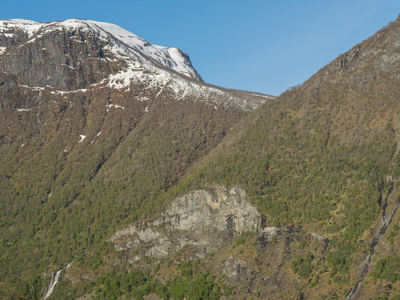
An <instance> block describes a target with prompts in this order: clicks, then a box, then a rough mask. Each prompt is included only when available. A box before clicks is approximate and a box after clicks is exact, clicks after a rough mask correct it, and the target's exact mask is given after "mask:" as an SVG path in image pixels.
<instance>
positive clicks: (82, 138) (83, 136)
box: [79, 134, 86, 143]
mask: <svg viewBox="0 0 400 300" xmlns="http://www.w3.org/2000/svg"><path fill="white" fill-rule="evenodd" d="M80 137H81V140H80V141H79V143H81V142H83V140H84V139H85V138H86V135H83V134H81V135H80Z"/></svg>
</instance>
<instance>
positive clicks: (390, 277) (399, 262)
mask: <svg viewBox="0 0 400 300" xmlns="http://www.w3.org/2000/svg"><path fill="white" fill-rule="evenodd" d="M372 277H373V278H374V279H375V280H376V279H385V280H387V281H389V282H391V283H395V282H397V281H399V280H400V257H399V256H398V255H390V256H387V257H385V258H382V259H380V260H379V261H378V262H377V263H376V265H375V268H374V270H373V272H372Z"/></svg>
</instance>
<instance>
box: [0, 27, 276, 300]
mask: <svg viewBox="0 0 400 300" xmlns="http://www.w3.org/2000/svg"><path fill="white" fill-rule="evenodd" d="M0 47H1V48H0V49H1V54H0V103H1V106H0V107H1V110H0V122H1V124H2V126H1V129H0V153H1V154H0V157H1V158H0V174H1V175H0V178H1V180H0V186H1V187H0V194H1V199H2V201H1V209H0V210H1V212H0V220H1V234H0V236H1V241H2V242H1V246H0V247H1V253H2V259H1V261H2V263H1V264H2V266H1V267H0V269H1V271H0V272H1V275H0V278H1V284H0V295H1V297H2V298H13V297H23V298H36V297H40V296H41V295H42V294H43V291H42V288H43V287H45V286H46V287H47V284H48V281H49V279H50V278H49V277H48V276H47V275H46V274H48V272H50V271H52V270H53V269H54V268H58V267H59V266H61V265H63V264H64V261H68V262H70V261H72V260H76V259H77V258H78V257H80V258H82V257H86V255H88V257H91V258H90V259H92V258H93V257H97V256H98V255H103V254H101V252H102V251H103V250H104V249H108V248H110V243H108V242H107V241H106V240H107V238H108V237H109V235H110V234H111V233H113V232H115V231H116V230H117V229H119V228H120V227H121V226H123V225H125V224H129V223H130V222H133V221H136V220H139V219H141V218H144V217H147V216H150V215H152V214H153V213H154V212H157V211H160V210H161V209H162V206H163V203H164V202H165V199H163V198H162V197H163V195H164V194H165V191H168V190H169V189H170V188H171V187H172V186H175V185H176V184H177V183H178V182H179V180H180V179H181V178H182V177H183V176H184V174H185V173H186V170H187V169H188V168H189V167H190V166H192V165H193V164H194V163H195V162H196V161H198V160H199V159H201V157H203V156H204V155H205V154H207V153H208V152H209V151H210V150H211V149H213V148H214V147H215V146H216V145H217V144H218V143H219V142H220V141H221V140H222V138H223V137H224V136H225V135H226V134H227V132H229V131H230V130H231V128H232V126H233V125H234V124H236V123H237V122H238V121H239V120H241V119H242V118H243V117H245V116H246V115H247V114H248V113H249V112H251V111H252V110H254V109H255V108H256V107H257V106H259V105H261V104H262V103H264V102H265V101H272V100H273V97H271V96H266V95H262V94H257V93H250V92H244V91H236V90H227V89H223V88H219V87H216V86H212V85H209V84H206V83H204V82H203V81H202V80H201V78H200V76H199V75H198V74H197V72H196V71H195V69H194V68H193V66H192V65H191V63H190V60H189V57H188V56H187V55H186V54H184V53H183V52H182V51H180V50H178V49H176V48H167V47H161V46H156V45H152V44H150V43H148V42H146V41H144V40H142V39H141V38H139V37H137V36H135V35H134V34H131V33H129V32H127V31H125V30H124V29H122V28H120V27H118V26H115V25H112V24H106V23H100V22H93V21H84V20H67V21H63V22H50V23H36V22H33V21H27V20H6V21H1V23H0ZM94 249H97V250H94ZM99 249H103V250H101V251H100V252H98V250H99ZM93 251H94V252H93ZM91 253H92V254H93V253H95V254H93V255H94V256H93V255H92V254H91ZM90 259H89V260H90ZM89 260H88V261H87V263H85V264H86V265H90V264H91V263H90V262H89ZM20 287H26V288H24V289H21V288H20ZM42 296H43V295H42Z"/></svg>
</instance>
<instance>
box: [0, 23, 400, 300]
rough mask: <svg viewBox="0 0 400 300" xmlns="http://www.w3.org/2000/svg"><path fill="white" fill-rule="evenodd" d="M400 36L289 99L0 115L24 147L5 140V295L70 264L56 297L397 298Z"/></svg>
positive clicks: (156, 99) (42, 285) (34, 290)
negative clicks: (251, 106)
mask: <svg viewBox="0 0 400 300" xmlns="http://www.w3.org/2000/svg"><path fill="white" fill-rule="evenodd" d="M399 39H400V18H399V19H398V20H396V21H395V22H393V23H391V24H389V25H388V26H387V27H385V28H383V29H382V30H381V31H379V32H378V33H376V34H375V35H374V36H372V37H371V38H369V39H367V40H366V41H364V42H362V43H360V44H359V45H356V46H355V47H354V48H352V49H351V50H350V51H349V52H347V53H345V54H343V55H341V56H339V57H338V58H337V59H335V60H334V61H333V62H332V63H330V64H328V65H327V66H325V67H324V68H322V69H321V70H320V71H319V72H318V73H317V74H315V75H314V76H313V77H311V78H310V79H309V80H308V81H306V82H305V83H304V84H302V85H301V86H298V87H295V88H291V89H288V90H287V91H286V92H285V93H283V94H282V95H281V96H279V97H278V98H276V99H266V98H265V97H262V96H260V95H254V94H251V93H245V92H239V91H225V90H224V91H223V92H224V93H222V92H221V93H220V92H215V90H214V88H213V87H209V86H207V88H206V86H205V85H203V84H201V86H202V87H204V88H205V89H206V90H207V91H208V92H207V93H206V94H201V95H200V96H199V97H200V98H196V99H195V97H194V96H193V97H194V98H193V97H189V96H186V98H184V100H182V99H181V98H179V97H184V96H185V95H187V94H185V93H183V92H182V94H179V97H178V99H179V101H177V98H174V97H175V96H176V94H174V93H173V89H171V90H168V86H170V85H171V82H172V83H173V82H174V81H173V80H172V79H171V80H172V81H171V82H169V83H168V84H166V85H165V86H164V85H163V86H162V87H160V86H159V87H156V88H154V86H153V85H150V86H148V88H144V87H143V82H142V83H138V82H136V83H134V84H133V83H132V85H131V86H130V90H125V91H123V92H121V91H115V90H113V89H111V90H107V91H108V92H106V93H104V90H106V89H104V90H103V88H102V89H100V88H99V89H97V88H95V89H93V90H89V91H81V90H79V91H76V94H73V95H72V94H71V95H68V96H67V97H65V98H64V97H62V98H61V97H60V98H54V97H55V96H54V95H55V94H54V93H51V91H46V90H43V91H41V93H42V94H40V95H41V96H40V97H41V98H40V99H42V101H44V102H46V101H47V102H46V103H48V104H49V105H50V103H53V104H51V105H54V106H49V107H51V110H47V111H46V110H44V111H43V110H40V109H39V106H33V107H32V109H33V111H32V113H31V112H28V114H27V115H24V114H23V113H26V112H27V111H25V110H16V108H17V106H14V111H13V112H12V113H13V115H12V116H13V117H7V116H4V114H3V115H0V117H2V118H3V119H2V120H4V121H7V124H9V123H10V124H11V122H14V123H13V124H14V125H15V124H16V125H17V126H20V127H18V128H22V129H21V132H23V133H24V134H25V135H22V137H19V132H18V131H16V130H15V128H16V127H15V126H14V125H13V126H11V125H10V126H8V127H6V128H2V129H1V130H3V131H2V133H1V136H2V139H1V140H0V141H1V142H2V144H1V149H0V154H1V155H0V171H1V172H0V176H1V177H0V178H1V180H0V193H1V194H0V196H1V198H2V199H3V200H2V201H1V207H0V220H1V236H0V238H1V243H0V254H1V260H0V279H1V282H0V296H1V297H3V298H13V297H14V298H19V297H20V298H26V299H34V298H40V297H43V296H44V293H45V292H46V291H47V288H48V286H49V283H50V279H51V275H52V274H54V271H57V270H60V269H61V268H62V267H64V266H66V265H67V263H69V262H73V263H72V265H70V266H69V267H68V268H66V269H65V270H63V271H62V278H63V279H62V280H61V282H60V283H58V284H57V286H56V287H55V290H54V293H53V294H52V296H50V298H53V299H59V298H65V299H76V298H79V297H81V296H85V297H86V298H87V297H94V298H97V299H116V298H123V299H140V298H142V297H144V296H148V295H151V296H152V297H159V298H161V299H370V298H371V299H397V298H398V296H399V295H400V275H399V271H398V266H399V261H400V247H399V242H400V234H399V225H400V224H399V222H400V210H398V206H399V203H400V200H399V199H400V191H399V187H398V185H399V179H400V154H399V149H400V146H399V145H400V141H399V137H400V101H399V99H400V84H399V78H400V56H399V55H398V53H400V43H399V42H398V41H399ZM114 67H115V68H120V67H121V66H120V65H118V64H116V65H115V66H114ZM118 70H119V69H118ZM163 70H164V69H163ZM164 71H165V70H164ZM152 72H155V71H154V69H152V70H150V71H146V72H145V73H146V74H148V73H150V74H151V75H152V76H151V78H154V77H155V76H156V75H157V72H161V71H157V72H155V73H152ZM2 76H3V77H1V78H4V82H5V83H4V84H3V86H4V87H7V89H3V90H2V88H1V87H2V85H0V92H2V93H3V94H1V95H2V98H0V99H6V100H7V101H8V102H7V101H5V100H4V101H3V102H4V103H5V104H4V107H6V104H7V105H11V104H10V103H11V102H13V101H14V102H15V103H17V104H15V105H22V104H24V103H20V102H18V101H19V100H18V99H23V98H21V97H22V96H24V95H25V93H27V92H26V91H25V87H21V86H18V84H17V83H16V82H15V81H16V79H15V78H17V76H16V77H13V78H9V77H7V76H6V74H3V75H2ZM174 76H175V75H174ZM174 78H175V77H174ZM17 79H18V78H17ZM180 80H181V79H180ZM1 81H3V79H2V80H1ZM180 82H181V83H182V82H183V81H180ZM184 82H186V81H184ZM190 82H191V84H193V82H192V81H190ZM182 84H183V83H182ZM199 90H201V89H200V88H197V89H196V91H197V92H198V91H199ZM211 90H212V91H213V92H212V93H211V92H210V91H211ZM219 91H221V90H219ZM34 92H35V93H38V92H39V91H34ZM214 92H215V93H214ZM7 93H11V96H10V94H7ZM35 95H36V94H34V93H33V92H32V94H29V95H28V96H29V97H31V98H32V99H34V100H35V101H36V102H35V101H33V102H35V103H36V104H35V105H42V104H43V102H40V101H39V100H38V96H35ZM52 95H53V96H52ZM217 95H219V96H218V97H221V98H218V97H217ZM144 96H145V97H146V98H145V99H147V100H143V99H144V98H143V97H144ZM7 97H8V98H7ZM18 97H20V98H18ZM29 97H28V98H27V99H30V98H29ZM253 97H255V98H256V100H257V101H259V100H260V98H262V99H263V102H264V101H265V103H264V104H263V105H262V106H261V107H259V108H257V109H256V110H254V111H253V112H251V113H246V112H245V111H244V110H242V109H240V107H239V108H238V107H235V106H229V105H228V106H224V105H215V104H218V103H220V102H218V101H216V100H215V99H216V98H218V99H222V98H223V99H224V101H227V103H230V102H229V100H231V99H236V100H237V99H242V100H243V103H246V101H249V102H251V100H252V99H253V100H254V98H253ZM132 99H136V100H137V99H142V100H141V101H132ZM199 99H202V100H204V101H198V100H199ZM218 99H217V100H218ZM236 100H235V101H236ZM213 101H214V102H213ZM232 101H233V100H232ZM14 102H13V103H14ZM122 106H123V107H124V110H122V109H121V107H122ZM18 107H19V106H18ZM21 108H22V106H21ZM38 111H39V112H38ZM46 114H48V115H51V117H52V123H51V124H52V126H50V127H49V126H47V127H46V126H44V125H43V123H44V122H43V121H42V120H43V118H44V117H45V115H46ZM35 116H36V117H35ZM37 116H40V117H41V118H42V119H40V118H39V119H40V120H39V119H38V117H37ZM71 120H73V121H71ZM13 130H14V131H13ZM83 137H84V138H83ZM216 186H218V187H216ZM199 189H201V190H202V191H197V192H194V191H195V190H199ZM180 196H182V197H180ZM247 200H248V201H249V202H250V203H251V204H252V205H254V207H253V206H250V205H247V204H248V203H247V202H246V201H247ZM244 204H246V205H244ZM241 207H247V209H248V211H241V212H240V213H242V214H240V213H239V212H238V211H237V209H238V208H241ZM255 208H256V209H257V210H256V209H255ZM224 209H225V210H224ZM235 209H236V210H235ZM243 210H244V209H243ZM199 212H202V213H203V214H204V217H202V215H201V214H200V213H199ZM250 212H252V213H251V216H252V217H251V218H250ZM224 213H225V214H224ZM243 214H245V215H243ZM221 215H223V216H224V218H222V217H220V216H221ZM211 216H214V217H213V218H214V219H213V218H212V217H211ZM215 216H218V218H219V220H218V222H213V223H211V224H205V222H207V220H215ZM246 216H247V218H246ZM194 218H196V222H197V223H196V224H200V225H198V226H197V227H196V228H195V229H192V228H191V227H190V222H189V221H188V220H192V221H193V220H194ZM249 219H251V220H252V221H253V222H254V224H251V226H249V224H247V223H246V221H247V222H250V221H249ZM219 221H221V222H219ZM202 222H203V223H204V224H203V223H202ZM224 222H225V223H226V228H225V227H224V225H223V224H225V223H224ZM221 224H222V225H221ZM185 226H186V227H185ZM187 228H190V230H188V229H187ZM243 228H245V229H243ZM195 235H196V236H195ZM202 243H203V244H202ZM202 245H203V246H202ZM175 249H177V250H176V251H175ZM20 287H22V288H20Z"/></svg>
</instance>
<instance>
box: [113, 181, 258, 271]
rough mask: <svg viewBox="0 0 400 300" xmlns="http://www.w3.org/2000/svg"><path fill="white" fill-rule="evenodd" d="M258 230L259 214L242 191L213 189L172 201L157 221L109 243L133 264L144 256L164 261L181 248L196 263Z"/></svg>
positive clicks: (132, 227) (121, 233) (122, 233)
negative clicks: (196, 259) (129, 255)
mask: <svg viewBox="0 0 400 300" xmlns="http://www.w3.org/2000/svg"><path fill="white" fill-rule="evenodd" d="M259 226H260V214H259V212H258V211H257V209H256V208H255V207H254V206H252V205H251V204H250V203H249V202H248V201H247V195H246V192H245V191H244V190H242V189H241V188H239V187H237V186H234V187H232V188H230V189H228V188H226V187H223V186H216V187H215V188H214V189H212V190H198V191H195V192H192V193H189V194H186V195H184V196H181V197H179V198H177V199H175V200H174V201H173V202H172V203H171V204H170V205H169V206H168V208H167V209H166V211H165V212H164V213H162V214H161V216H160V217H159V218H158V219H155V220H151V221H145V222H140V223H135V224H132V225H129V226H128V227H125V228H123V229H121V230H119V231H117V232H116V233H115V234H114V235H113V236H112V237H111V238H110V241H112V242H114V245H115V248H116V249H117V250H120V251H122V250H128V251H127V252H131V253H134V255H133V256H132V257H131V262H132V263H133V262H134V261H137V260H140V259H141V258H142V257H144V256H155V257H159V258H161V257H167V256H170V255H172V254H174V253H175V252H177V251H179V250H181V249H183V248H185V249H186V250H187V254H188V257H187V258H188V259H195V258H203V257H204V256H205V255H206V254H207V253H210V252H215V251H217V250H218V249H220V248H222V247H223V246H225V245H227V244H228V243H231V242H232V241H233V239H236V238H237V237H238V236H239V235H240V233H242V232H246V231H252V232H256V231H258V228H259ZM129 250H131V251H129Z"/></svg>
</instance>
